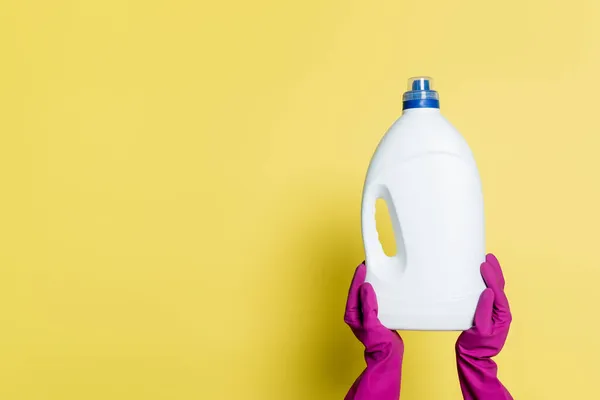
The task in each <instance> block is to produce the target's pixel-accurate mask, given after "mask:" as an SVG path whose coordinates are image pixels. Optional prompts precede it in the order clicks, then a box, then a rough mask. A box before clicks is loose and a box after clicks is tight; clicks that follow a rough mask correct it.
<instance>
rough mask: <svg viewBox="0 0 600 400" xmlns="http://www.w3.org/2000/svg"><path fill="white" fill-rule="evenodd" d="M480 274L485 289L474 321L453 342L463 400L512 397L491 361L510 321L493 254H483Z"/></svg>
mask: <svg viewBox="0 0 600 400" xmlns="http://www.w3.org/2000/svg"><path fill="white" fill-rule="evenodd" d="M481 274H482V276H483V279H484V281H485V284H486V286H487V289H485V290H484V291H483V293H482V294H481V297H480V298H479V303H478V305H477V310H476V312H475V324H474V326H473V327H472V328H471V329H469V330H467V331H465V332H463V333H462V334H461V335H460V336H459V338H458V340H457V342H456V362H457V367H458V377H459V380H460V387H461V390H462V393H463V397H464V398H465V400H512V396H511V395H510V393H509V392H508V390H506V388H505V387H504V386H503V385H502V383H500V380H498V377H497V372H498V368H497V366H496V363H495V362H494V361H493V360H492V357H494V356H496V355H498V353H500V350H502V347H504V342H505V341H506V337H507V336H508V330H509V327H510V323H511V320H512V316H511V314H510V308H509V305H508V299H507V298H506V294H504V276H503V275H502V269H501V268H500V263H499V262H498V259H497V258H496V257H495V256H494V255H492V254H488V255H487V256H486V261H485V262H484V263H483V264H481Z"/></svg>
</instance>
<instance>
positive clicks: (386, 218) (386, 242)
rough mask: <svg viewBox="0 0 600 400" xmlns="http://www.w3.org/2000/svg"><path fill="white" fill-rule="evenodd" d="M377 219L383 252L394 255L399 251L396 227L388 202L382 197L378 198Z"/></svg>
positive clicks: (376, 206) (389, 255) (376, 205)
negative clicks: (395, 235)
mask: <svg viewBox="0 0 600 400" xmlns="http://www.w3.org/2000/svg"><path fill="white" fill-rule="evenodd" d="M375 221H376V224H377V232H378V234H379V241H380V242H381V246H382V247H383V252H384V253H385V255H386V256H388V257H394V256H395V255H396V254H397V252H398V249H397V248H396V240H395V237H394V227H393V225H392V218H391V216H390V211H389V209H388V206H387V203H386V202H385V200H384V199H382V198H379V199H377V201H376V203H375Z"/></svg>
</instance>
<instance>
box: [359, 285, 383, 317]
mask: <svg viewBox="0 0 600 400" xmlns="http://www.w3.org/2000/svg"><path fill="white" fill-rule="evenodd" d="M360 305H361V311H362V317H363V327H364V328H369V327H371V328H373V327H376V326H379V325H381V323H380V322H379V318H378V317H377V312H378V306H377V296H376V295H375V290H373V286H371V284H370V283H368V282H367V283H363V284H362V285H361V286H360Z"/></svg>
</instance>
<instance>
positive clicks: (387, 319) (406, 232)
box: [362, 77, 485, 330]
mask: <svg viewBox="0 0 600 400" xmlns="http://www.w3.org/2000/svg"><path fill="white" fill-rule="evenodd" d="M431 85H432V80H431V79H430V78H428V77H417V78H411V79H410V80H409V85H408V91H407V92H406V93H404V96H403V114H402V116H401V117H400V118H399V119H398V120H397V121H396V122H395V123H394V124H393V125H392V126H391V128H390V129H389V130H388V132H387V133H386V135H385V136H384V137H383V139H382V140H381V142H380V143H379V146H378V147H377V150H376V151H375V154H374V155H373V158H372V160H371V164H370V165H369V170H368V172H367V177H366V180H365V186H364V191H363V200H362V235H363V242H364V246H365V253H366V264H367V282H370V283H371V284H372V285H373V288H374V289H375V293H376V294H377V300H378V303H379V319H380V320H381V322H382V323H383V325H385V326H386V327H387V328H389V329H400V330H466V329H469V328H470V327H471V326H472V324H473V317H474V315H475V308H476V306H477V302H478V300H479V296H480V294H481V292H482V291H483V290H484V289H485V285H484V282H483V279H482V277H481V274H480V272H479V269H480V264H481V263H482V262H483V261H484V259H485V238H484V216H483V196H482V191H481V182H480V178H479V172H478V170H477V166H476V165H475V160H474V159H473V155H472V153H471V150H470V149H469V146H468V145H467V143H466V141H465V140H464V139H463V137H462V136H461V135H460V133H459V132H458V131H457V130H456V129H455V128H454V127H453V126H452V125H451V124H450V123H449V122H448V121H447V120H446V119H445V118H444V117H443V116H442V114H441V113H440V110H439V97H438V93H437V92H436V91H434V90H433V87H432V86H431ZM378 198H383V199H384V200H385V202H386V204H387V207H388V210H389V214H390V217H391V219H392V226H393V229H394V236H395V241H396V249H397V253H396V255H395V256H393V257H388V256H387V255H386V254H385V253H384V251H383V248H382V246H381V243H380V241H379V235H378V233H377V228H376V222H375V203H376V200H377V199H378Z"/></svg>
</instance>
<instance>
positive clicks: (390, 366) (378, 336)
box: [344, 263, 404, 400]
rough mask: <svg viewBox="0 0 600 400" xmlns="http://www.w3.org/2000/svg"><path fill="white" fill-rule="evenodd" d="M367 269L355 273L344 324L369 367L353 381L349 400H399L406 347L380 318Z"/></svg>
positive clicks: (363, 265)
mask: <svg viewBox="0 0 600 400" xmlns="http://www.w3.org/2000/svg"><path fill="white" fill-rule="evenodd" d="M366 274H367V268H366V266H365V264H364V263H363V264H361V265H359V266H358V268H357V269H356V272H355V273H354V278H353V279H352V284H351V285H350V291H349V293H348V301H347V303H346V313H345V315H344V321H345V322H346V324H348V326H350V328H351V329H352V332H354V335H355V336H356V338H357V339H358V340H360V341H361V342H362V343H363V344H364V346H365V361H366V362H367V368H366V369H365V370H364V371H363V373H362V374H361V375H360V376H359V377H358V379H357V380H356V381H355V382H354V385H352V387H351V388H350V391H349V392H348V394H347V395H346V397H345V399H346V400H398V398H399V397H400V376H401V373H402V356H403V355H404V344H403V342H402V339H401V338H400V336H399V335H398V333H397V332H396V331H390V330H389V329H387V328H385V327H384V326H383V325H381V322H379V318H378V317H377V297H376V296H375V291H374V290H373V287H372V286H371V284H369V283H365V276H366Z"/></svg>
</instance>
